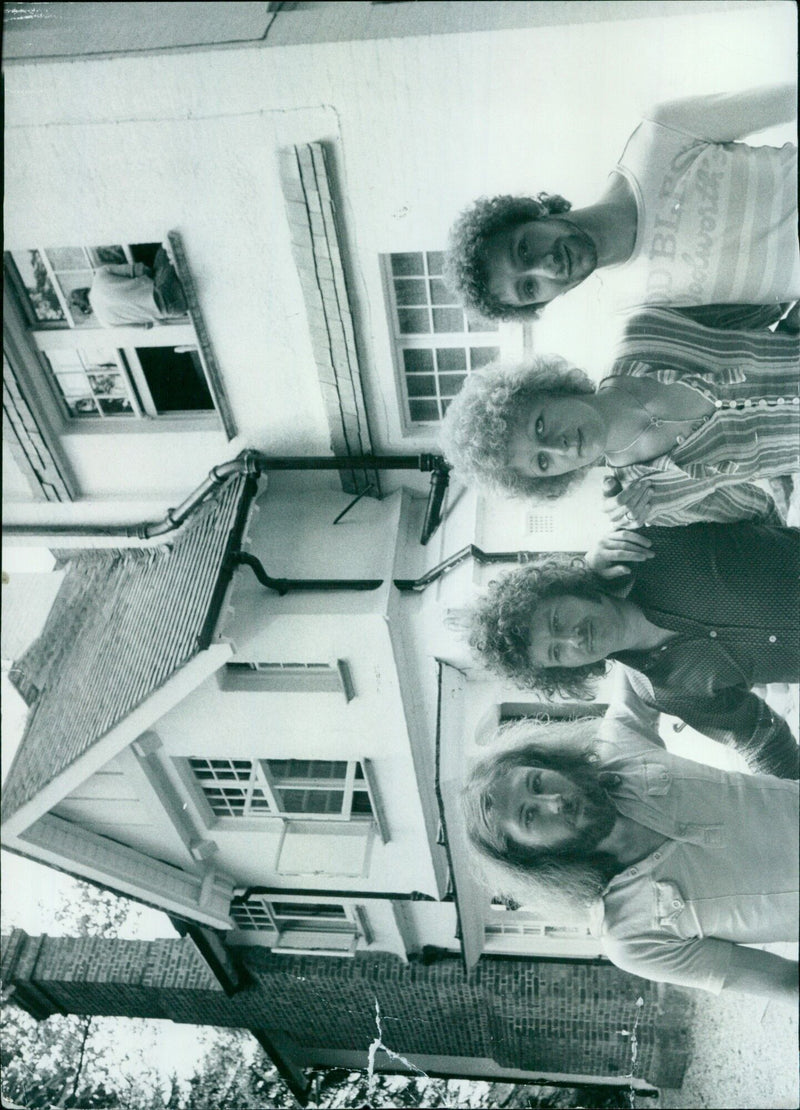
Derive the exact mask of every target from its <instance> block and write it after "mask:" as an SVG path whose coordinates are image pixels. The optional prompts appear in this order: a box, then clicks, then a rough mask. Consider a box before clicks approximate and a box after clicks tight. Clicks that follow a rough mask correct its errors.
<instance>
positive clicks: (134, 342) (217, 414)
mask: <svg viewBox="0 0 800 1110" xmlns="http://www.w3.org/2000/svg"><path fill="white" fill-rule="evenodd" d="M114 245H119V246H121V247H122V249H123V251H124V252H125V254H126V259H127V261H128V262H132V261H133V259H132V256H131V251H130V244H128V243H120V244H114ZM173 246H174V245H173ZM81 247H82V249H83V250H86V251H89V250H90V249H91V248H89V247H86V246H83V245H81ZM50 249H51V250H56V249H66V248H56V247H51V248H50ZM19 250H22V251H27V250H35V251H37V252H38V253H39V255H40V256H41V258H42V260H43V264H44V266H45V269H46V270H47V271H48V274H50V273H51V269H52V267H51V266H50V263H49V259H47V256H46V248H43V247H40V246H38V245H35V246H32V247H23V248H19ZM14 253H15V250H13V249H8V250H5V251H4V252H3V273H4V276H5V278H6V290H7V295H8V296H9V297H10V298H11V299H12V301H13V303H14V305H15V306H16V308H17V313H16V314H17V315H18V317H19V322H20V324H21V329H20V330H21V333H24V335H25V337H26V341H27V351H28V352H29V354H30V357H27V356H26V357H25V358H24V360H23V365H22V367H21V370H22V373H23V376H24V378H25V380H26V381H27V384H28V386H29V388H30V389H31V390H32V392H33V394H34V395H35V396H36V397H37V398H39V399H41V401H42V403H43V404H44V405H45V407H46V415H47V418H48V419H49V421H50V423H51V424H52V425H53V426H54V429H55V430H56V431H57V434H58V435H59V436H62V435H63V436H69V435H97V434H101V435H108V434H111V433H115V434H116V433H125V432H133V433H137V434H141V433H142V432H148V431H155V432H164V431H167V432H169V431H172V432H174V431H177V430H181V431H211V430H221V431H222V430H225V422H224V420H223V413H222V411H221V409H220V399H219V397H218V392H219V390H218V385H219V383H217V382H215V381H214V380H213V378H214V375H213V374H212V373H210V366H211V360H212V359H213V355H212V354H211V352H210V350H208V351H207V350H205V344H204V342H203V339H202V337H201V335H200V334H199V332H198V328H197V326H196V321H195V320H194V319H193V317H192V315H191V313H190V312H188V311H187V313H186V315H185V316H183V317H173V318H169V319H167V320H165V321H164V322H163V323H160V324H158V325H154V326H153V327H150V328H148V327H143V326H136V325H130V326H126V327H123V326H119V327H113V328H105V327H100V326H96V327H81V326H79V325H78V326H75V325H74V324H73V322H72V317H71V313H70V311H69V308H68V306H66V307H65V302H64V295H63V292H62V290H61V288H60V285H59V284H58V282H57V281H55V282H54V281H52V278H51V284H52V286H53V288H54V291H55V294H56V297H57V298H58V300H59V304H60V305H61V307H62V310H63V311H64V312H65V315H66V318H67V321H66V323H63V322H60V321H58V322H57V321H49V322H48V321H41V320H37V319H36V318H35V313H34V312H33V310H32V306H31V304H30V300H29V298H28V292H27V288H26V286H25V283H24V280H23V279H22V277H21V275H20V273H19V271H18V269H17V264H16V262H15V260H14V258H13V254H14ZM181 280H182V281H183V282H184V283H185V281H186V278H185V275H181ZM137 346H138V347H174V348H181V347H185V348H191V349H193V350H195V351H196V352H197V358H198V361H199V363H200V367H201V369H202V373H203V379H204V381H205V384H206V388H207V389H208V392H209V395H210V397H211V403H212V407H211V408H209V409H186V410H182V411H180V410H179V411H173V412H165V413H163V414H160V413H158V412H157V410H156V406H155V402H154V401H153V398H152V395H151V392H150V388H149V386H148V384H147V381H146V378H145V375H144V371H143V370H142V367H141V365H140V364H139V359H138V356H137V354H136V347H137ZM59 349H60V350H65V349H67V350H73V351H74V350H79V349H83V350H86V351H87V352H92V351H97V352H98V353H101V352H102V353H103V354H104V355H108V354H109V353H113V356H114V359H115V361H116V362H117V364H118V366H119V372H120V373H121V374H122V375H123V378H124V380H125V381H126V385H127V390H128V396H129V400H131V401H132V404H133V408H134V412H133V413H131V414H125V415H122V414H120V415H116V414H108V415H106V416H102V415H100V414H98V415H97V416H84V417H81V416H76V415H74V414H73V413H71V412H70V410H69V408H68V406H67V403H66V400H65V398H64V397H63V395H62V391H61V389H60V388H59V386H58V384H57V375H56V372H55V370H54V369H53V367H52V366H51V364H50V362H49V359H48V358H47V352H48V351H56V350H59ZM120 355H123V356H124V359H121V358H120ZM123 362H124V363H125V364H126V365H122V363H123Z"/></svg>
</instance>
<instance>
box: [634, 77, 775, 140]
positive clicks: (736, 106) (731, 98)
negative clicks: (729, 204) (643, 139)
mask: <svg viewBox="0 0 800 1110" xmlns="http://www.w3.org/2000/svg"><path fill="white" fill-rule="evenodd" d="M796 115H797V88H796V86H794V85H766V86H761V87H760V88H755V89H747V90H746V91H744V92H735V93H716V94H713V95H711V96H692V97H686V98H685V99H682V100H670V101H667V102H665V103H663V104H658V105H656V106H655V107H654V108H652V109H651V110H650V111H649V112H647V113H645V118H646V119H651V120H653V121H654V122H655V123H661V124H663V125H664V126H665V127H672V128H674V129H675V130H676V131H685V132H686V133H687V134H689V135H694V136H696V137H697V138H698V139H705V140H707V141H708V142H712V143H728V142H732V141H733V140H734V139H742V138H744V137H745V136H746V135H752V134H754V133H755V132H757V131H764V130H765V129H766V128H768V127H774V126H775V125H776V124H780V123H790V122H791V121H792V120H793V119H795V117H796Z"/></svg>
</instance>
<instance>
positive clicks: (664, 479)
mask: <svg viewBox="0 0 800 1110" xmlns="http://www.w3.org/2000/svg"><path fill="white" fill-rule="evenodd" d="M744 311H746V310H744ZM616 354H617V357H616V359H615V361H614V363H613V365H612V367H611V373H610V375H609V376H608V377H606V378H604V379H603V380H602V381H601V382H600V384H599V386H595V385H594V383H593V382H592V381H591V380H590V379H589V378H588V377H587V376H586V374H584V373H583V372H582V371H581V370H578V369H576V368H575V367H573V366H570V365H569V364H568V363H567V362H565V360H564V359H562V358H560V357H559V356H540V357H538V358H536V359H534V360H533V361H532V362H531V363H530V364H528V365H525V366H517V367H511V368H509V367H507V366H504V365H502V364H501V363H494V364H492V365H490V366H488V367H486V368H485V369H484V370H482V371H479V372H477V373H474V374H472V375H470V377H468V378H467V380H466V382H465V383H464V386H463V388H462V390H461V392H460V394H459V395H458V396H457V397H456V398H455V399H454V400H453V401H452V402H451V404H450V407H449V409H448V411H447V414H446V416H445V419H444V422H443V425H442V438H443V445H444V450H445V453H446V455H447V457H448V459H449V460H450V462H451V463H452V464H453V466H454V467H455V469H456V471H457V472H460V474H461V475H462V476H463V478H464V479H465V480H466V481H468V482H475V483H477V484H480V485H485V486H488V487H490V488H493V489H495V490H499V491H502V492H504V493H510V494H512V495H516V496H531V495H533V496H536V495H538V496H544V497H560V496H561V495H562V494H564V493H565V492H566V491H567V489H569V488H570V487H571V486H572V485H573V484H574V482H575V481H576V480H579V479H580V478H581V477H582V476H583V475H584V474H585V471H586V469H587V468H588V467H590V466H592V465H597V464H601V463H603V462H605V463H607V464H609V465H610V466H611V467H612V468H613V470H614V473H615V475H616V477H617V478H618V479H619V481H620V483H621V484H622V486H623V487H624V488H623V491H622V493H621V494H620V495H619V497H618V498H617V499H616V501H615V503H614V504H613V505H612V516H613V518H614V519H615V521H617V522H635V523H637V524H652V523H657V524H664V525H677V524H689V523H692V522H694V521H701V520H704V521H717V522H720V523H726V522H731V521H737V520H754V521H760V522H762V523H772V524H775V523H780V517H779V516H778V515H777V511H776V509H775V505H774V503H773V501H772V499H771V497H770V496H769V495H768V494H767V493H766V492H765V491H764V490H763V489H760V488H759V487H757V486H754V485H753V484H752V482H753V481H754V480H755V479H759V478H776V477H780V476H783V475H787V474H791V473H794V472H796V471H797V470H798V469H800V447H799V446H798V445H800V378H798V374H797V366H798V361H800V340H798V336H797V335H792V334H786V333H783V332H782V333H776V332H773V331H769V330H767V329H764V330H762V331H749V330H722V329H715V328H708V327H705V326H703V325H701V324H698V323H696V322H695V321H694V320H692V319H690V318H688V317H686V316H685V315H684V314H683V313H682V312H681V311H680V310H674V309H663V308H655V307H650V308H647V309H640V310H637V312H636V314H635V315H633V316H631V317H630V318H629V320H628V322H627V325H626V326H625V329H624V332H623V335H622V339H621V342H620V344H619V346H618V349H617V352H616Z"/></svg>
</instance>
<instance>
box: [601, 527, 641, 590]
mask: <svg viewBox="0 0 800 1110" xmlns="http://www.w3.org/2000/svg"><path fill="white" fill-rule="evenodd" d="M652 546H653V545H652V543H651V542H650V540H648V539H647V537H646V536H643V535H642V534H641V533H640V532H632V531H629V530H628V529H626V528H616V529H615V530H614V531H613V532H609V533H608V535H607V536H603V538H602V539H601V540H599V541H598V542H597V543H596V544H595V545H594V547H593V548H591V550H590V551H588V552H587V553H586V562H587V564H588V566H589V567H590V568H591V569H592V570H593V571H594V572H595V574H598V575H599V576H600V577H601V578H622V577H623V575H626V574H630V569H631V568H630V567H629V566H627V565H626V564H628V563H642V562H644V561H645V559H652V558H653V556H654V555H655V552H654V551H653V550H651V549H652Z"/></svg>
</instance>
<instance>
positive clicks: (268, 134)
mask: <svg viewBox="0 0 800 1110" xmlns="http://www.w3.org/2000/svg"><path fill="white" fill-rule="evenodd" d="M654 11H655V9H654ZM794 25H795V12H794V7H793V5H789V4H778V5H771V4H770V5H756V6H751V5H741V6H740V7H739V8H737V9H736V10H731V9H730V8H729V7H728V6H727V5H721V6H720V7H719V9H718V10H713V11H711V12H708V11H705V10H703V11H699V12H698V14H696V15H695V14H682V15H680V16H675V17H673V18H671V19H668V20H664V19H663V18H660V17H657V18H654V19H648V18H643V19H623V20H621V21H620V22H605V23H591V24H586V25H571V26H551V27H533V28H529V29H519V28H517V29H514V30H501V31H488V32H472V33H468V34H453V35H417V36H410V37H405V38H400V39H394V40H366V41H351V42H333V43H317V44H305V45H302V46H285V47H274V48H271V49H263V48H259V47H243V48H240V49H227V50H225V51H213V50H212V51H207V52H206V51H202V50H199V51H197V52H192V53H183V54H153V55H149V56H148V55H137V56H128V57H115V58H98V59H85V60H80V61H70V62H37V63H36V64H33V65H15V66H12V67H10V68H9V70H8V74H7V79H6V82H7V91H6V98H7V99H6V104H7V119H8V130H7V144H8V157H7V158H6V198H7V199H6V246H7V248H14V247H22V246H27V245H29V244H31V243H32V242H36V241H38V242H44V243H45V245H49V244H53V243H65V242H77V241H83V242H86V241H89V242H101V241H107V240H110V239H111V240H118V239H132V240H136V239H139V240H141V239H142V238H152V237H154V236H160V235H162V234H163V233H164V232H165V231H166V230H167V229H168V228H175V229H177V230H178V231H180V232H181V234H182V235H183V237H184V240H185V243H186V249H187V254H188V257H189V262H190V264H191V266H192V268H193V270H194V272H195V275H196V277H197V281H198V287H199V290H200V296H201V301H202V304H203V307H204V310H205V313H206V316H207V320H208V324H209V329H210V333H211V339H212V341H213V343H214V346H215V348H216V351H217V354H218V356H219V359H220V362H221V365H222V367H223V373H224V375H225V380H226V384H227V386H228V389H229V392H230V394H231V401H232V405H233V409H234V412H235V414H236V417H237V420H238V421H239V424H240V427H241V432H242V436H241V442H245V441H246V442H248V443H250V444H252V445H255V446H259V447H264V448H268V449H270V450H274V451H277V452H279V451H284V452H285V451H288V450H291V451H293V452H300V451H324V450H326V449H327V444H328V439H327V429H326V425H325V418H324V414H323V410H322V406H321V402H320V399H319V392H318V389H317V385H316V372H315V369H314V365H313V361H312V358H311V349H310V342H309V337H308V332H307V328H306V326H305V316H304V309H303V303H302V298H301V295H300V289H299V282H298V280H297V275H296V273H295V270H294V265H293V262H292V259H291V255H290V250H289V237H288V231H287V227H286V221H285V218H284V214H283V201H282V197H281V193H280V189H279V186H278V181H277V173H276V160H275V149H276V146H278V145H280V144H283V143H290V142H298V141H306V140H309V139H326V140H332V141H335V142H338V143H339V156H338V166H339V172H340V174H341V183H342V186H343V191H344V195H345V198H346V199H345V204H344V210H343V212H342V215H343V217H344V223H345V227H346V235H347V245H348V247H349V253H350V257H351V261H352V264H353V272H354V283H353V294H354V297H355V301H356V307H357V310H358V313H359V316H360V319H361V322H362V335H363V338H364V340H365V347H364V372H365V374H366V377H367V388H368V393H369V400H370V408H371V418H372V421H373V424H374V430H375V433H376V439H377V442H378V444H379V445H380V446H382V447H389V446H397V445H399V444H400V443H401V436H400V425H399V420H398V413H397V406H396V400H395V396H394V385H393V373H392V370H391V359H390V342H389V333H388V326H387V321H386V315H385V311H384V305H383V294H382V287H381V282H380V274H379V267H378V256H379V254H380V253H382V252H390V251H398V250H400V251H402V250H410V249H417V248H424V247H427V248H436V247H438V246H441V245H443V243H444V239H445V236H446V232H447V229H448V227H449V225H450V222H451V220H452V218H453V216H454V214H455V213H456V212H457V210H458V209H459V208H460V207H462V206H463V205H465V204H466V203H468V202H469V201H470V200H471V199H472V198H473V197H474V196H476V195H479V194H481V193H488V194H491V193H494V192H503V191H511V192H514V191H531V190H537V189H540V188H548V189H551V190H560V191H562V192H563V193H565V194H566V195H569V196H570V197H571V198H572V199H573V200H574V201H575V203H576V204H581V203H585V202H587V201H591V200H592V199H593V197H594V196H595V195H596V194H597V192H598V190H599V189H600V188H601V187H602V184H603V180H604V177H605V175H606V173H607V172H608V170H609V168H610V167H611V165H612V164H613V161H614V160H615V158H616V156H617V155H618V153H619V151H620V149H621V147H622V144H623V142H624V140H625V138H626V136H627V135H628V134H629V132H630V131H631V129H632V127H633V126H634V125H635V123H636V117H637V113H638V112H639V111H640V110H641V109H642V108H643V107H645V106H646V105H647V104H649V103H650V102H652V101H654V100H659V99H663V98H668V97H674V96H679V95H684V94H688V93H699V92H703V91H717V90H720V89H725V88H733V87H739V88H741V87H747V86H749V85H753V84H758V83H761V82H770V81H777V80H781V79H787V78H788V79H791V78H792V77H793V75H794V69H795V58H794V33H793V32H794ZM31 198H35V203H32V201H31ZM597 286H598V283H597V282H594V283H592V284H590V285H588V286H587V289H586V291H585V293H584V292H578V293H574V294H572V295H571V296H570V298H569V302H568V303H567V302H564V305H562V306H554V308H553V310H552V311H551V313H550V314H549V315H548V323H547V326H545V324H544V323H543V324H542V326H541V329H540V331H539V335H538V341H539V344H540V346H541V347H543V348H548V347H550V348H553V347H555V348H557V349H558V350H560V351H561V352H562V353H564V354H565V355H568V356H570V357H573V358H575V359H576V360H577V361H580V362H584V363H586V364H589V365H591V366H594V365H596V363H597V362H598V360H599V355H600V352H599V347H600V344H599V343H598V338H597V337H598V333H599V331H600V326H601V323H602V320H603V315H602V313H601V312H600V311H599V307H598V305H599V302H598V288H597ZM562 309H563V313H562V312H561V310H562ZM418 442H420V443H429V442H430V437H429V436H422V437H419V439H418ZM237 445H238V444H237ZM67 450H68V454H69V457H70V462H71V463H72V465H73V466H74V468H75V470H76V473H77V474H78V475H79V477H80V482H81V487H82V489H83V490H84V492H85V494H86V495H87V496H90V497H107V496H109V494H110V493H111V492H112V491H114V490H124V491H125V492H126V493H131V494H135V495H138V496H148V495H154V494H157V493H158V494H163V495H165V496H166V495H169V494H171V493H172V491H177V490H186V489H188V488H191V487H192V485H193V484H194V482H195V481H196V480H197V475H198V472H199V473H204V472H205V470H206V469H207V465H208V463H209V461H210V460H211V459H212V458H216V459H219V458H223V457H226V456H227V455H228V454H229V453H231V448H230V446H229V445H227V444H226V443H225V441H224V437H222V436H221V435H220V434H219V433H209V434H207V435H205V436H200V437H199V438H198V439H196V440H191V439H189V438H183V437H181V436H172V435H168V434H166V433H165V434H159V435H157V436H149V437H139V436H136V435H129V434H125V435H123V434H118V435H116V436H115V437H114V444H113V450H109V445H108V443H106V442H105V437H103V436H99V437H98V436H91V437H89V436H86V437H84V436H77V437H70V441H69V444H68V447H67Z"/></svg>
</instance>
